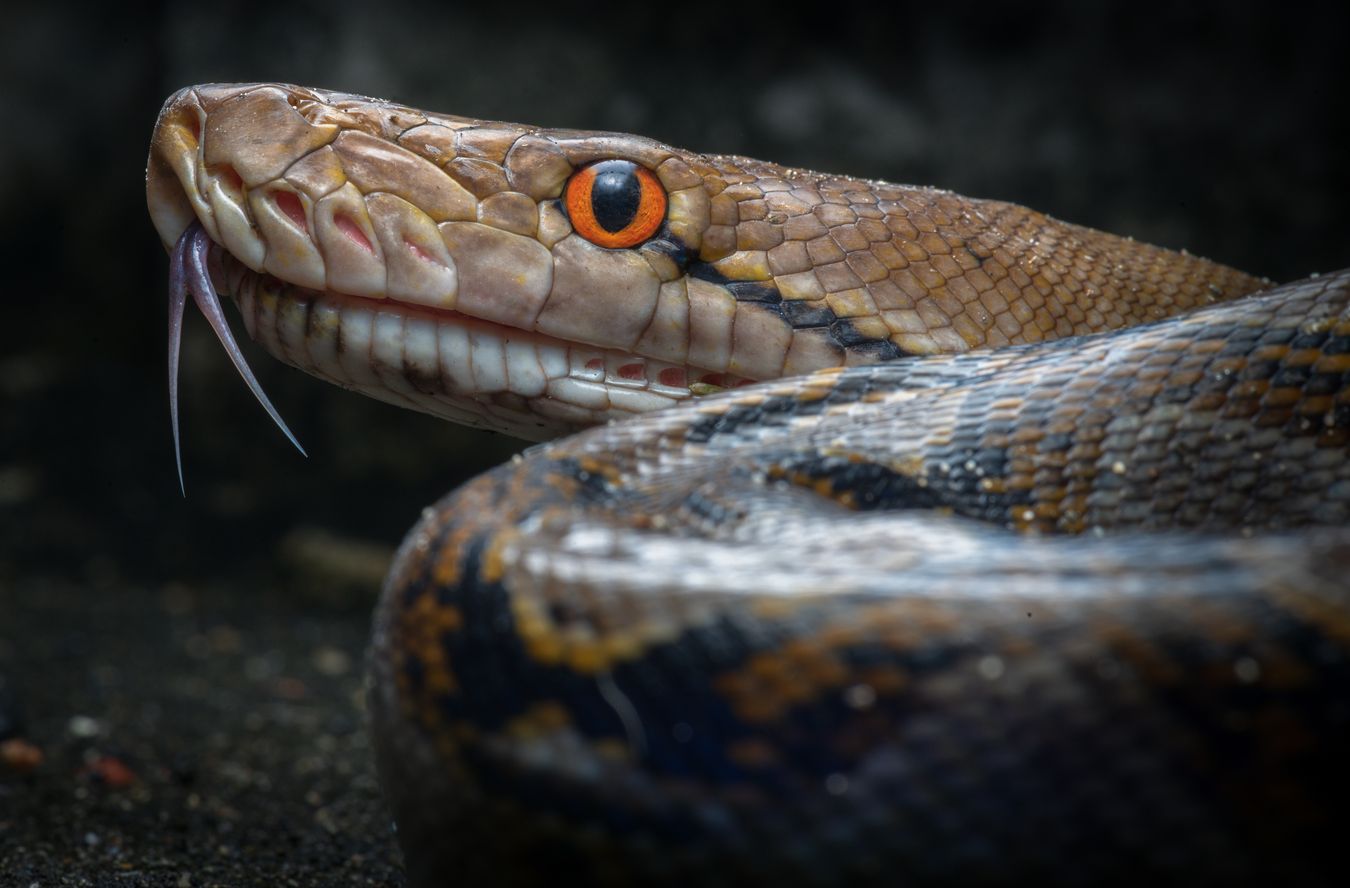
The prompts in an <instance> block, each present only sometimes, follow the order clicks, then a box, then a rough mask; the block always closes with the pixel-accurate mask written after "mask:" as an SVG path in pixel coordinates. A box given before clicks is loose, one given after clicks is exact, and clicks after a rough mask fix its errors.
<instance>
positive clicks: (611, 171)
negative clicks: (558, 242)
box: [564, 160, 666, 248]
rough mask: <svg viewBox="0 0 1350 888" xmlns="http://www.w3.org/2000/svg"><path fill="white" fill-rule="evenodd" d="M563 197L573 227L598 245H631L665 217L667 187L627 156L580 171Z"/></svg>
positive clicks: (643, 239)
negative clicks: (624, 158)
mask: <svg viewBox="0 0 1350 888" xmlns="http://www.w3.org/2000/svg"><path fill="white" fill-rule="evenodd" d="M564 200H565V202H566V204H567V215H568V217H569V218H571V220H572V227H573V228H575V229H576V230H577V233H578V234H580V235H581V236H582V237H584V238H586V240H588V241H590V242H591V243H593V244H596V245H597V246H601V247H615V248H621V247H635V246H637V245H638V244H640V243H642V242H643V241H645V240H646V239H647V238H649V237H651V236H652V235H653V234H655V233H656V229H658V228H660V227H661V222H662V221H663V220H664V219H665V218H666V190H665V189H664V188H662V187H661V183H660V182H659V181H658V180H657V178H656V176H655V175H653V173H652V171H651V170H649V169H647V168H646V167H640V166H638V165H637V164H635V163H633V162H631V161H627V160H602V161H600V162H599V163H593V164H591V165H590V166H587V167H583V168H582V169H580V170H578V171H577V172H576V173H574V174H573V175H572V178H571V180H569V181H568V183H567V192H566V194H565V196H564Z"/></svg>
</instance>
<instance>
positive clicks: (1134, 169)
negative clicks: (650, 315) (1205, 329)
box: [0, 0, 1350, 886]
mask: <svg viewBox="0 0 1350 888" xmlns="http://www.w3.org/2000/svg"><path fill="white" fill-rule="evenodd" d="M893 6H894V8H890V7H888V10H889V11H886V12H877V11H871V10H868V11H866V12H865V13H864V12H863V11H859V12H856V13H845V12H844V11H843V9H842V8H841V9H840V10H838V13H839V15H840V17H839V18H837V19H829V20H821V19H820V18H819V17H813V18H811V19H810V20H796V19H793V18H792V17H790V16H786V15H781V14H777V13H775V14H774V15H772V16H757V15H756V13H755V12H754V11H753V10H739V9H738V10H736V11H728V10H723V11H720V12H718V13H716V15H715V16H713V17H712V18H711V19H708V18H701V19H699V20H698V21H697V22H694V21H691V20H686V19H685V18H684V17H683V16H682V15H681V14H680V10H677V9H671V8H670V7H668V6H662V5H659V4H651V5H647V6H642V7H635V8H634V9H633V10H631V11H630V12H629V13H628V14H627V15H626V16H619V17H600V16H587V15H585V14H583V13H573V12H571V11H569V12H568V13H567V14H566V15H561V14H560V15H553V16H544V17H535V16H531V15H527V14H524V12H523V11H522V10H520V9H514V8H511V9H508V8H503V9H501V10H500V11H499V10H493V9H488V8H485V7H482V6H481V5H480V6H477V7H473V8H471V9H466V8H462V7H458V6H456V5H455V4H449V3H435V4H432V3H427V4H415V3H406V2H398V0H394V2H389V3H382V4H379V5H378V6H370V5H368V4H355V3H345V2H341V0H333V2H330V3H328V4H325V5H323V6H319V5H317V4H301V5H296V6H294V7H290V6H287V7H285V8H282V7H281V6H279V5H278V4H274V3H270V4H269V3H262V2H254V0H243V2H241V3H237V4H229V5H224V6H221V5H216V6H210V5H206V6H203V5H199V4H198V5H194V4H167V3H166V4H161V5H160V6H158V7H152V8H151V11H150V13H149V14H148V15H147V16H145V17H142V18H136V17H134V16H133V15H131V14H130V13H129V12H128V11H127V10H125V9H123V8H121V7H107V8H106V9H104V10H102V11H88V12H82V13H81V14H80V16H78V17H76V16H73V15H72V14H71V12H70V11H69V10H66V9H62V8H60V7H58V6H51V7H38V6H36V5H35V6H33V8H31V9H21V10H19V11H16V12H11V13H10V14H8V15H7V17H6V27H5V29H4V30H3V33H2V34H0V49H3V52H0V73H2V76H0V107H4V108H5V109H6V111H7V114H6V120H7V128H8V130H9V131H8V132H7V134H6V137H5V138H4V139H3V140H0V170H3V171H4V172H3V174H0V209H3V210H4V212H2V213H0V225H2V226H3V231H2V232H0V244H3V245H4V247H3V249H4V250H5V260H6V261H5V263H4V265H3V267H4V268H5V269H6V278H5V297H6V298H5V304H6V309H7V311H6V314H5V315H4V320H3V321H0V886H5V885H18V886H52V885H80V886H91V885H99V886H101V885H110V886H111V885H116V886H141V885H156V886H157V885H173V886H179V885H183V886H205V885H222V886H238V885H288V884H289V885H347V884H351V885H396V884H400V883H401V875H400V869H399V860H398V854H397V851H396V848H395V846H394V842H393V840H392V834H391V831H390V825H389V820H388V817H387V814H386V812H385V811H384V809H383V806H382V804H381V801H380V797H379V792H378V787H377V786H376V783H375V781H374V778H373V774H372V771H371V767H370V763H369V748H368V738H367V735H366V732H365V724H364V715H363V711H362V694H361V686H362V676H363V668H362V657H363V650H364V646H365V643H366V637H367V631H368V621H369V615H370V608H371V606H372V604H373V601H374V596H375V592H376V589H377V587H378V583H379V577H380V576H381V574H382V572H383V569H384V566H385V564H386V562H387V559H388V557H389V555H390V553H391V552H392V549H393V546H394V545H396V544H397V541H398V539H399V537H400V536H401V534H402V533H403V531H404V530H405V529H406V528H407V527H408V526H409V525H410V524H411V523H412V521H413V520H414V519H415V517H416V515H417V513H418V511H419V509H420V508H421V507H422V506H424V505H425V504H427V503H428V502H430V501H431V500H432V499H434V498H435V497H436V496H438V495H439V494H440V493H442V492H443V491H446V490H448V489H450V488H451V487H452V486H453V485H455V484H457V483H459V482H460V481H461V480H463V479H464V478H467V477H468V476H470V475H472V474H474V473H475V472H477V471H480V470H482V469H483V468H486V467H487V466H490V465H493V464H495V463H497V462H500V461H502V460H503V459H505V458H507V456H509V454H510V453H511V452H513V450H514V449H516V448H517V447H518V446H519V445H518V444H516V443H514V442H511V441H508V440H506V439H503V438H500V437H497V436H492V435H486V434H474V433H466V432H462V431H459V430H455V429H453V428H450V427H449V426H447V425H445V424H442V423H439V422H436V421H434V420H430V419H427V418H424V417H417V416H412V415H406V414H404V413H401V412H400V411H397V410H395V409H393V408H390V407H386V406H384V405H380V404H376V403H374V402H368V401H366V400H364V399H361V398H357V397H355V396H352V395H348V394H346V393H344V392H340V391H337V390H335V389H332V388H330V387H327V386H324V385H322V384H320V383H318V382H316V381H314V380H311V379H309V378H307V377H304V376H302V375H301V374H298V373H295V372H293V371H289V370H286V369H285V368H281V367H279V366H277V365H276V364H275V363H274V362H272V361H271V359H270V358H268V357H266V356H265V355H263V354H262V353H261V352H260V351H257V350H251V351H250V352H249V353H250V355H251V356H252V357H253V362H254V366H255V369H256V370H257V371H258V373H259V376H260V377H261V379H262V382H263V384H264V387H265V388H266V389H267V390H268V391H269V393H270V394H271V395H272V397H273V400H274V401H276V402H277V404H278V406H279V407H280V409H281V411H282V413H283V414H284V415H285V416H286V418H287V421H288V422H289V423H290V424H291V426H292V428H293V429H295V430H296V432H297V434H298V435H299V437H300V439H301V441H302V442H303V443H304V444H305V445H306V446H307V447H308V449H309V451H310V453H311V458H310V459H309V460H303V459H301V458H300V457H299V456H298V455H297V454H295V453H294V452H292V451H290V450H288V445H286V443H285V442H284V440H282V439H281V437H280V435H278V434H277V433H276V432H275V431H274V430H272V429H270V428H268V425H267V421H266V418H265V417H264V416H263V415H262V413H261V411H260V410H258V408H257V405H256V404H255V403H254V402H253V401H252V399H251V398H250V396H249V395H248V394H247V392H246V391H245V390H244V389H243V387H242V386H241V385H240V384H239V383H238V381H237V380H236V379H234V378H233V377H232V374H231V371H230V370H229V368H228V366H227V363H226V360H225V358H224V357H223V356H222V355H221V354H220V351H219V348H218V347H216V346H215V345H214V343H213V342H212V341H211V339H210V335H209V333H208V332H207V331H206V330H205V325H203V324H201V323H200V322H199V321H197V320H196V319H191V320H190V323H189V330H188V336H187V340H186V341H185V343H184V352H183V354H184V362H185V363H184V378H183V391H184V408H183V409H184V413H183V421H184V445H185V453H186V457H185V468H186V470H187V484H188V498H187V499H186V500H184V499H183V498H181V497H180V495H179V493H178V490H177V480H176V478H175V476H174V472H173V462H172V460H173V457H172V451H171V449H170V446H169V437H168V421H167V411H166V409H165V406H164V383H163V361H164V345H163V332H162V331H163V328H164V307H163V306H164V280H165V260H164V255H163V252H162V250H161V248H160V247H159V245H158V244H157V243H156V242H155V238H154V235H153V232H152V230H151V228H150V224H149V221H148V219H147V217H146V214H145V210H144V198H143V195H142V191H141V188H142V183H141V179H140V174H141V171H142V170H143V168H144V156H145V150H146V144H147V141H148V137H149V133H150V127H151V124H152V123H153V120H154V115H155V113H156V111H157V110H158V108H159V105H160V103H161V102H162V101H163V98H164V97H165V96H167V95H168V94H169V93H170V92H172V91H173V89H175V88H177V87H178V86H181V85H184V84H187V83H195V82H204V81H210V80H258V79H278V80H289V81H292V82H298V83H306V84H310V85H313V86H320V87H328V88H335V89H348V90H352V91H356V92H364V93H370V94H379V95H386V96H390V97H394V98H398V99H399V100H402V101H405V102H408V103H410V104H413V105H418V106H421V107H427V108H433V109H437V110H447V111H455V112H458V113H464V114H471V115H477V116H482V117H490V118H492V117H495V118H505V119H513V120H525V121H531V122H536V123H541V124H546V125H554V126H579V127H594V128H613V129H622V130H627V131H632V132H642V133H646V134H648V135H652V136H655V137H658V138H662V139H666V140H668V141H670V142H673V143H675V144H679V145H684V146H688V147H691V148H695V149H703V150H721V151H727V152H737V153H743V154H749V155H751V156H759V157H767V158H771V159H775V160H778V161H780V162H784V163H792V164H799V165H805V166H810V167H815V168H819V169H827V170H831V171H838V172H848V173H855V174H863V175H869V176H876V177H884V178H889V179H892V180H895V181H910V182H922V183H931V184H939V185H942V186H944V187H950V188H952V189H954V190H957V191H961V192H963V193H966V194H972V195H978V196H988V197H999V198H1005V199H1011V200H1016V201H1019V202H1022V203H1025V204H1028V205H1030V206H1034V207H1037V208H1038V209H1042V210H1045V211H1047V212H1050V213H1052V214H1054V215H1056V216H1059V217H1060V218H1065V219H1069V220H1072V221H1075V222H1081V223H1084V224H1089V225H1093V226H1096V227H1099V228H1104V229H1107V230H1112V231H1118V232H1123V233H1128V234H1132V235H1135V236H1137V237H1140V238H1143V239H1147V240H1151V241H1154V242H1158V243H1163V244H1166V245H1169V246H1173V247H1186V248H1188V249H1191V250H1192V251H1194V252H1198V253H1201V254H1204V255H1208V256H1211V257H1212V258H1215V259H1218V260H1220V261H1225V262H1228V263H1230V264H1233V265H1237V266H1239V267H1242V268H1244V269H1246V270H1249V271H1254V272H1257V273H1260V274H1265V275H1268V276H1271V277H1274V278H1277V279H1290V278H1294V277H1301V276H1303V275H1305V274H1308V273H1310V272H1314V271H1318V270H1331V269H1333V268H1339V267H1343V266H1345V265H1347V264H1350V246H1347V245H1350V214H1346V213H1345V212H1344V203H1345V198H1346V195H1348V194H1350V172H1348V170H1350V165H1347V164H1345V158H1346V157H1347V156H1350V150H1347V149H1350V134H1348V133H1347V128H1348V127H1350V122H1348V121H1350V116H1347V115H1346V114H1344V113H1343V106H1344V101H1345V96H1346V95H1347V91H1346V88H1345V87H1346V84H1345V82H1344V78H1343V76H1342V74H1341V72H1340V66H1341V65H1342V64H1343V62H1342V61H1341V59H1342V58H1343V46H1342V45H1341V44H1342V43H1343V35H1344V34H1345V33H1347V27H1346V22H1345V21H1343V20H1328V18H1327V15H1328V14H1327V13H1325V12H1320V13H1319V14H1318V15H1317V16H1316V17H1314V16H1311V15H1302V14H1300V13H1299V12H1298V10H1297V9H1296V8H1293V7H1290V6H1289V5H1288V4H1285V5H1283V6H1282V7H1281V8H1280V10H1279V11H1278V15H1276V14H1272V13H1269V12H1266V11H1263V7H1260V6H1257V5H1255V4H1250V5H1244V4H1232V3H1226V4H1218V3H1215V4H1211V5H1205V4H1189V5H1187V6H1186V7H1185V8H1184V9H1179V10H1173V9H1172V8H1171V6H1170V5H1161V4H1160V5H1159V6H1157V7H1156V8H1155V7H1150V6H1149V5H1148V4H1137V3H1136V4H1128V5H1125V4H1122V5H1120V6H1119V7H1114V8H1113V7H1110V6H1107V5H1104V4H1076V3H1068V2H1063V3H1050V4H1042V5H1041V6H1039V7H1037V8H1035V9H1028V8H1025V7H1023V6H1021V5H1010V6H1006V7H997V8H995V7H992V6H991V7H984V8H980V7H971V8H964V7H963V8H962V9H961V10H960V11H959V12H960V15H952V16H942V15H937V14H934V13H933V11H932V10H931V9H928V8H923V7H914V8H909V7H905V6H904V5H893ZM986 10H987V11H986ZM848 15H853V16H855V18H854V19H852V20H851V19H849V18H848ZM863 15H866V16H868V17H869V18H868V19H867V20H866V21H863V20H862V19H861V16H863ZM1341 15H1342V17H1343V16H1344V14H1343V13H1342V14H1341ZM1338 109H1340V110H1338ZM39 759H40V761H39Z"/></svg>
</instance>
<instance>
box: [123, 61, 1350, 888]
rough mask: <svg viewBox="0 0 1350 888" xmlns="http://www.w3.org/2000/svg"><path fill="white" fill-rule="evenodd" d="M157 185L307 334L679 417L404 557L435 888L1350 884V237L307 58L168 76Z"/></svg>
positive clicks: (395, 796) (181, 217) (415, 734)
mask: <svg viewBox="0 0 1350 888" xmlns="http://www.w3.org/2000/svg"><path fill="white" fill-rule="evenodd" d="M597 162H602V163H597ZM605 164H608V165H605ZM577 183H581V184H577ZM651 189H657V191H653V190H651ZM148 190H149V195H150V204H151V211H152V215H154V217H155V221H156V225H157V227H158V229H159V231H160V234H161V236H162V237H163V239H164V240H165V242H166V244H169V245H173V244H177V245H178V249H177V251H176V252H175V254H174V255H175V266H176V267H179V268H183V269H188V271H186V272H184V273H182V274H180V278H184V279H185V280H186V283H184V282H183V281H182V280H180V286H179V296H178V297H177V298H178V299H179V300H180V301H181V299H182V297H183V295H184V294H185V292H186V290H184V289H183V288H187V289H189V290H191V291H192V292H193V294H194V296H196V297H197V299H198V301H199V302H205V303H206V306H207V307H208V308H209V306H210V305H211V304H213V303H212V300H213V299H214V288H213V285H212V280H214V284H215V286H216V287H219V288H221V289H224V290H226V291H227V292H229V293H230V295H231V296H232V297H233V298H234V299H235V301H236V302H237V303H238V304H239V306H240V308H241V311H242V312H243V314H244V316H245V320H246V323H247V324H248V326H249V330H250V332H251V333H252V334H253V335H254V336H255V338H258V339H259V340H260V341H262V342H263V344H264V345H266V346H267V347H268V349H269V350H270V351H272V352H273V353H274V354H276V355H277V356H278V357H280V358H282V359H283V360H286V361H288V362H289V363H292V364H295V365H296V366H299V367H301V368H303V369H306V370H308V371H309V372H312V373H315V374H316V375H319V376H322V377H324V378H328V379H331V380H333V381H336V382H339V383H341V384H343V385H347V386H348V387H353V388H357V389H360V390H363V391H366V392H368V393H371V394H374V395H376V396H377V397H382V398H385V399H387V400H393V401H395V402H399V403H405V404H409V405H411V406H415V407H417V408H419V409H424V410H427V411H429V412H434V413H437V414H440V415H446V416H450V417H452V418H458V419H461V420H465V421H469V422H471V423H475V424H479V425H490V426H494V427H500V428H503V429H505V430H509V431H515V432H517V433H520V434H527V435H533V436H535V437H543V436H546V435H547V434H549V433H551V432H553V431H556V430H559V429H565V428H569V427H576V426H582V425H588V424H592V423H595V422H597V421H600V420H604V419H613V418H616V417H620V416H624V415H627V414H636V413H649V415H645V416H638V417H634V418H628V419H626V420H625V421H624V422H620V423H612V424H609V425H605V426H603V427H601V428H596V429H593V430H591V431H589V432H586V433H583V434H581V435H578V436H575V437H572V438H568V439H566V440H563V441H561V442H558V443H554V444H548V445H542V446H540V447H538V448H535V449H534V450H533V451H531V452H530V453H528V454H527V455H526V456H525V457H524V458H523V459H520V460H517V461H513V462H512V463H511V464H508V465H506V466H502V467H500V468H499V469H497V470H494V471H492V472H489V473H487V474H486V475H484V476H482V477H480V478H478V479H476V480H475V481H473V482H471V483H469V484H467V485H465V486H464V487H463V488H461V489H460V490H458V491H456V492H454V493H453V494H451V495H450V496H448V497H447V498H445V499H444V500H442V501H441V502H440V503H439V504H437V505H436V506H435V507H433V508H431V509H429V510H427V512H426V514H425V515H424V516H423V518H422V520H421V522H420V523H419V524H418V525H417V527H416V528H414V530H413V531H412V532H411V533H410V535H409V536H408V538H407V540H406V541H405V542H404V545H403V547H402V549H401V550H400V554H399V557H398V560H397V562H396V564H395V567H394V570H393V571H392V572H391V574H390V578H389V580H388V582H387V584H386V587H385V590H384V594H383V597H382V599H381V603H380V605H379V608H378V610H377V613H376V629H375V639H374V645H373V656H372V675H373V679H374V682H373V691H372V697H371V701H372V709H373V714H374V729H375V738H376V743H377V747H378V749H379V758H380V769H381V774H382V778H383V781H384V785H385V790H386V793H387V795H388V797H389V799H390V802H391V805H392V807H393V809H394V814H395V817H396V820H397V822H398V827H399V836H400V841H401V843H402V845H403V847H404V850H405V853H406V856H407V861H408V867H409V874H410V876H411V878H412V880H413V881H414V882H415V883H417V884H443V883H455V884H460V883H462V884H539V883H541V882H543V881H544V880H545V879H549V878H553V877H556V875H557V874H558V873H560V872H567V873H569V877H573V878H580V879H581V880H582V881H583V882H585V883H590V884H639V883H647V884H676V883H681V882H685V883H687V882H689V881H691V880H692V881H695V882H696V883H698V884H706V885H713V884H726V885H751V884H819V885H833V884H854V885H858V884H921V883H928V882H943V883H950V882H960V883H966V882H972V881H977V882H1004V883H1022V882H1026V881H1028V880H1032V879H1034V880H1037V881H1040V882H1044V883H1050V884H1073V883H1086V884H1093V883H1096V884H1100V883H1102V882H1114V881H1119V882H1126V881H1129V882H1137V881H1138V880H1139V879H1141V878H1153V877H1157V878H1164V879H1168V880H1177V881H1179V880H1181V879H1187V880H1191V881H1195V882H1200V883H1231V882H1233V881H1236V880H1241V879H1250V878H1255V877H1264V878H1278V879H1280V880H1282V881H1286V882H1287V881H1300V882H1309V883H1316V882H1319V881H1326V882H1328V883H1329V882H1331V881H1333V880H1334V864H1335V861H1336V858H1337V856H1338V854H1339V853H1340V849H1339V846H1338V840H1339V827H1338V817H1339V813H1340V809H1341V807H1342V806H1343V801H1344V799H1345V798H1347V797H1350V779H1347V778H1346V777H1345V776H1344V774H1343V772H1344V770H1345V769H1344V768H1343V767H1341V766H1340V758H1341V757H1342V756H1343V750H1344V749H1345V748H1346V741H1347V740H1350V705H1348V704H1347V700H1350V697H1347V692H1348V691H1350V659H1347V658H1348V657H1350V533H1348V532H1347V529H1346V525H1347V518H1348V517H1350V460H1347V444H1348V442H1350V388H1348V387H1347V380H1350V273H1339V274H1334V275H1328V276H1324V277H1321V278H1316V279H1310V280H1306V281H1301V282H1296V283H1293V284H1288V285H1285V286H1281V287H1273V288H1269V287H1266V285H1265V283H1264V282H1261V281H1258V280H1256V279H1253V278H1250V277H1247V276H1245V275H1242V274H1240V273H1238V272H1234V271H1232V270H1230V269H1225V268H1223V267H1221V266H1217V265H1214V264H1213V263H1209V262H1207V261H1205V260H1202V259H1198V258H1195V257H1191V256H1186V255H1183V254H1176V253H1170V252H1168V251H1165V250H1159V249H1157V248H1154V247H1149V246H1146V245H1141V244H1136V243H1134V242H1132V241H1128V240H1124V239H1120V238H1116V237H1113V236H1111V235H1106V234H1102V233H1100V232H1093V231H1089V230H1087V229H1082V228H1078V227H1075V226H1070V225H1065V224H1063V223H1059V222H1056V221H1054V220H1050V219H1047V218H1046V217H1044V216H1041V215H1039V214H1036V213H1033V212H1032V211H1029V210H1025V209H1023V208H1020V207H1015V206H1012V205H1008V204H1000V203H995V202H987V201H974V200H969V199H967V198H961V197H958V196H956V195H951V194H948V193H946V192H937V191H932V190H928V189H914V188H907V187H902V186H894V185H889V184H886V183H877V182H861V181H856V180H850V179H844V178H840V177H830V176H819V175H817V174H812V173H806V172H803V171H797V170H787V169H783V168H780V167H776V166H774V165H772V164H765V163H760V162H757V161H748V160H745V159H740V158H720V157H705V156H701V155H695V154H691V153H688V152H682V151H679V150H677V149H673V148H670V147H668V146H663V145H659V144H657V143H653V142H649V141H647V140H643V139H637V138H635V137H627V136H618V135H613V134H588V133H575V132H561V131H548V130H538V129H532V128H526V127H520V126H516V125H512V124H489V123H483V122H480V121H469V120H464V119H461V118H450V117H445V116H440V115H430V114H425V113H423V112H418V111H414V110H412V109H407V108H402V107H398V106H393V105H390V104H388V103H382V102H376V101H373V100H366V99H361V98H359V97H353V96H343V95H337V94H330V93H322V92H317V91H313V90H305V89H300V88H296V87H283V86H276V85H249V86H212V87H197V88H194V89H192V90H185V91H183V92H180V93H179V94H177V95H176V96H174V97H172V98H171V99H170V100H169V103H168V104H167V105H166V106H165V110H164V112H163V113H162V115H161V119H160V122H159V125H158V126H157V129H156V135H155V139H154V143H153V145H152V152H151V161H150V170H149V183H148ZM578 195H580V196H579V197H578ZM658 199H659V201H663V202H661V203H658V202H657V201H658ZM578 201H580V202H579V203H578ZM653 207H659V208H661V209H663V210H664V215H660V214H658V213H657V211H656V210H655V209H653ZM630 241H631V244H630ZM194 268H196V269H199V272H193V271H191V269H194ZM1263 288H1264V289H1263ZM1258 290H1259V291H1261V292H1256V293H1255V295H1247V294H1251V293H1253V292H1254V291H1258ZM204 293H209V295H203V294H204ZM1235 297H1243V298H1235ZM1173 315H1175V316H1174V317H1169V316H1173ZM1141 322H1146V323H1142V324H1141ZM1083 334H1092V335H1083ZM1064 337H1067V338H1064ZM1049 340H1053V341H1049ZM1019 343H1020V344H1019ZM980 346H1003V347H1001V348H996V349H992V350H987V349H985V350H980V349H977V350H974V351H968V350H969V349H971V348H973V347H980ZM942 352H946V353H949V354H946V355H942V354H939V353H942ZM810 371H816V372H814V373H812V372H810ZM777 377H784V378H782V379H780V380H779V381H776V382H774V381H768V382H764V384H762V385H757V386H752V387H744V388H742V387H741V386H742V385H744V384H747V383H750V382H754V381H760V380H771V379H774V378H777ZM725 389H730V390H729V391H724V390H725ZM675 402H683V403H682V404H678V405H676V406H675V407H674V408H673V409H670V410H661V411H659V412H650V411H652V410H654V409H655V408H658V407H662V406H665V405H667V404H672V405H674V404H675Z"/></svg>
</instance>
